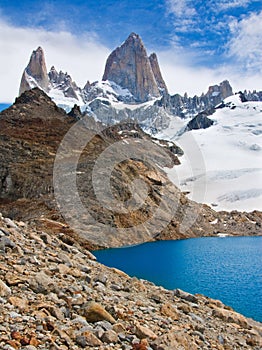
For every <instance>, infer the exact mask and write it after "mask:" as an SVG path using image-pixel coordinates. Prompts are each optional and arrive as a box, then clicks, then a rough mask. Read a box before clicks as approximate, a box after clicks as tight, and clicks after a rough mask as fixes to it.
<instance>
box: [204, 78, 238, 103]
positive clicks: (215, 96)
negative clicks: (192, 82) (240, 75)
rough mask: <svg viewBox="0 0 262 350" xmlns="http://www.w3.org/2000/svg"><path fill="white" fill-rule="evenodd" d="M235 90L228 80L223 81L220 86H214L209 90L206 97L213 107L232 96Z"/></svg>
mask: <svg viewBox="0 0 262 350" xmlns="http://www.w3.org/2000/svg"><path fill="white" fill-rule="evenodd" d="M232 95H233V90H232V87H231V86H230V84H229V81H228V80H224V81H222V82H221V83H220V84H219V85H213V86H210V87H209V88H208V92H207V94H206V97H207V98H208V99H209V101H210V103H211V104H212V105H213V106H216V105H217V104H219V103H220V102H221V101H223V100H224V99H225V98H227V97H229V96H232Z"/></svg>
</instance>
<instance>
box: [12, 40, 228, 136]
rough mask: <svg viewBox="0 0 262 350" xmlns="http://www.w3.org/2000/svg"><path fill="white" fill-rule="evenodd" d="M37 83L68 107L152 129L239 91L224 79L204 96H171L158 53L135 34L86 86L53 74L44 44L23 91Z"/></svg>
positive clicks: (26, 74)
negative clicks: (99, 79) (46, 58)
mask: <svg viewBox="0 0 262 350" xmlns="http://www.w3.org/2000/svg"><path fill="white" fill-rule="evenodd" d="M33 87H39V88H41V89H42V90H44V91H45V92H46V93H47V94H48V95H49V96H50V97H51V98H52V99H53V101H54V102H56V104H57V105H58V106H60V107H62V108H64V109H65V110H66V111H67V112H69V111H70V110H71V109H72V107H73V106H74V105H75V104H76V105H78V106H80V108H81V111H82V112H83V113H88V114H91V115H92V116H93V117H94V118H95V119H96V120H99V121H101V122H103V123H104V124H109V125H111V124H115V123H117V122H120V121H122V120H126V119H130V118H131V119H135V120H136V121H138V123H139V124H140V125H141V126H142V127H143V128H144V129H146V130H148V131H149V132H151V133H154V132H156V131H159V130H162V129H165V128H167V127H168V126H169V124H170V122H171V120H172V117H173V116H179V117H181V118H185V117H193V116H194V115H196V114H197V113H199V112H201V111H203V110H206V109H207V108H210V107H213V106H214V105H216V104H218V103H220V102H221V101H222V100H223V99H224V98H226V97H228V96H230V95H232V94H233V91H232V88H231V86H230V84H229V82H228V81H224V82H222V83H220V84H219V85H214V86H211V87H209V89H208V91H207V93H206V94H202V96H200V97H198V96H194V97H188V96H187V95H186V94H185V96H183V97H182V96H180V95H178V94H176V95H173V96H171V95H169V93H168V90H167V87H166V84H165V82H164V80H163V77H162V74H161V70H160V67H159V64H158V60H157V56H156V54H155V53H153V54H151V55H149V56H148V55H147V52H146V49H145V46H144V44H143V42H142V40H141V38H140V37H139V35H137V34H135V33H131V34H130V35H129V37H128V38H127V40H126V41H125V42H124V43H123V44H122V45H121V46H119V47H117V48H116V49H115V50H114V51H113V52H112V53H111V54H110V55H109V57H108V59H107V62H106V66H105V71H104V75H103V78H102V80H101V81H97V82H94V83H90V82H89V81H87V83H86V85H85V86H84V87H83V88H80V87H78V86H77V84H76V83H75V82H74V81H73V80H72V78H71V76H70V75H69V74H67V73H64V72H62V71H60V72H57V71H56V69H55V67H52V68H51V70H50V71H49V73H48V72H47V69H46V64H45V58H44V51H43V49H42V48H41V47H39V48H38V49H37V50H36V51H33V53H32V55H31V58H30V61H29V64H28V66H27V67H26V69H25V71H24V73H23V76H22V80H21V85H20V91H19V93H20V94H21V93H22V92H23V91H25V90H28V89H30V88H33Z"/></svg>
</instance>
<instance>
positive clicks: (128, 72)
mask: <svg viewBox="0 0 262 350" xmlns="http://www.w3.org/2000/svg"><path fill="white" fill-rule="evenodd" d="M157 65H158V64H157ZM154 69H155V71H156V72H157V76H155V75H154ZM160 77H161V79H160ZM158 78H159V80H161V83H163V79H162V76H161V73H160V69H159V67H158V68H157V67H156V66H155V65H154V66H153V67H152V66H151V63H150V59H149V57H148V56H147V52H146V49H145V47H144V44H143V42H142V40H141V38H140V36H139V35H137V34H135V33H131V34H130V35H129V37H128V38H127V40H126V41H125V42H124V43H123V44H122V45H121V46H120V47H118V48H116V49H115V50H114V51H113V52H112V53H111V54H110V55H109V57H108V59H107V62H106V67H105V72H104V75H103V80H110V81H113V82H115V83H116V84H118V85H120V86H121V87H123V88H126V89H128V90H129V91H130V92H131V93H132V94H133V96H134V97H135V99H136V100H137V101H138V102H144V101H147V100H149V99H150V98H152V97H159V96H161V89H159V86H158V83H157V80H158ZM162 85H163V84H162ZM164 85H165V84H164ZM161 88H162V87H161Z"/></svg>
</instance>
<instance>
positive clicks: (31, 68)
mask: <svg viewBox="0 0 262 350" xmlns="http://www.w3.org/2000/svg"><path fill="white" fill-rule="evenodd" d="M34 87H39V88H40V89H42V90H44V91H45V92H48V90H49V79H48V74H47V69H46V63H45V56H44V51H43V49H42V48H41V47H40V46H39V47H38V49H37V50H35V51H33V53H32V55H31V57H30V61H29V63H28V65H27V67H26V68H25V70H24V72H23V76H22V79H21V83H20V88H19V95H21V94H22V93H23V92H24V91H26V90H30V89H32V88H34Z"/></svg>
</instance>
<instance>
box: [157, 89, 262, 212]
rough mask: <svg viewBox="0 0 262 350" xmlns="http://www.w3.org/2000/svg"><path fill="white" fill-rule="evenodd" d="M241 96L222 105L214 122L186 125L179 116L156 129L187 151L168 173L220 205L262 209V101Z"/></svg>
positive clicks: (205, 200)
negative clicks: (195, 126)
mask: <svg viewBox="0 0 262 350" xmlns="http://www.w3.org/2000/svg"><path fill="white" fill-rule="evenodd" d="M241 98H242V99H243V96H242V94H236V95H234V96H231V97H228V98H227V99H225V100H224V102H223V103H222V104H220V105H218V106H217V108H216V109H215V112H214V114H212V115H210V116H209V117H208V118H209V119H210V120H212V121H213V125H212V126H210V127H209V128H206V129H199V130H190V131H185V130H186V124H187V122H186V121H184V122H183V121H181V120H180V125H178V121H177V120H176V121H173V125H172V124H171V126H170V127H169V128H168V129H166V130H164V131H162V132H161V133H159V134H157V137H159V138H164V139H166V140H172V141H175V143H176V144H178V145H179V146H180V147H181V148H182V149H183V151H184V156H183V157H181V158H180V161H181V165H179V166H176V167H174V168H173V169H171V170H170V169H167V170H166V171H167V172H168V175H169V178H170V179H171V180H172V181H173V182H174V183H175V184H177V185H178V186H179V187H180V188H181V190H183V191H185V192H189V198H191V199H193V200H195V201H197V202H202V203H207V204H209V205H211V206H213V207H214V208H215V209H216V210H235V209H238V210H245V211H251V210H255V209H256V210H262V163H261V159H262V102H260V101H246V102H242V101H241ZM183 124H184V125H183Z"/></svg>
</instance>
